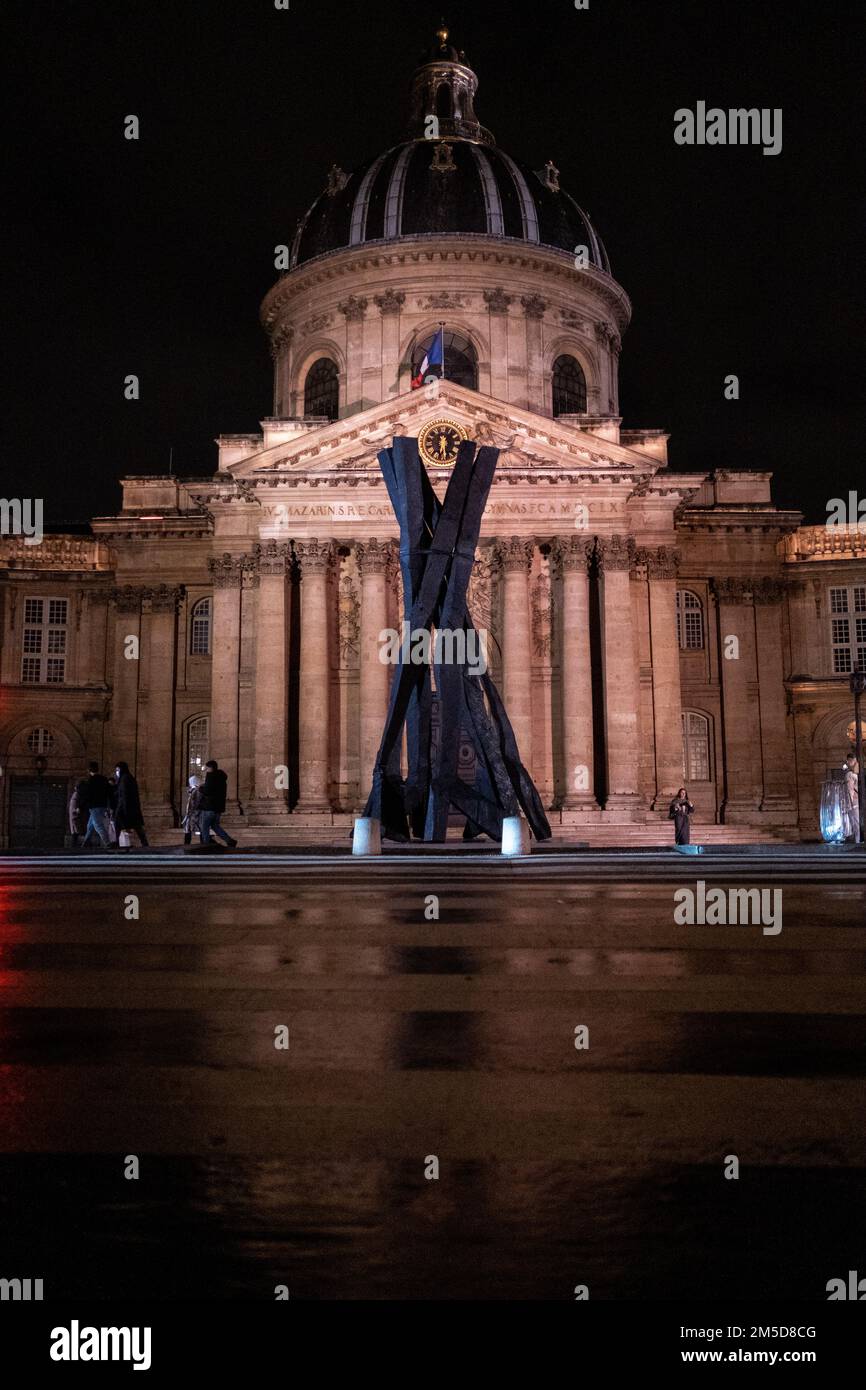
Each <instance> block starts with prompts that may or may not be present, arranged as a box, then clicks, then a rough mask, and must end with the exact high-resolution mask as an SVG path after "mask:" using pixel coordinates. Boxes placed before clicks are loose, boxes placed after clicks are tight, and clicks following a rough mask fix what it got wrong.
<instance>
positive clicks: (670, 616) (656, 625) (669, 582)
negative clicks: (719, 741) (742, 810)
mask: <svg viewBox="0 0 866 1390" xmlns="http://www.w3.org/2000/svg"><path fill="white" fill-rule="evenodd" d="M639 555H640V558H641V559H642V561H643V562H644V563H645V564H646V571H647V579H648V582H649V629H650V660H651V663H652V705H653V733H654V738H655V782H656V788H655V797H654V799H653V806H652V808H653V810H654V811H660V812H662V813H663V814H664V815H665V816H666V815H667V813H668V808H669V806H670V804H671V801H672V800H673V798H674V796H675V795H676V793H677V791H678V790H679V788H680V787H681V786H682V785H683V695H682V686H681V682H680V648H679V642H678V641H677V567H678V563H679V559H678V556H677V555H676V554H675V553H674V552H673V551H672V550H669V549H667V548H666V547H665V546H660V547H659V549H658V550H645V551H640V552H639Z"/></svg>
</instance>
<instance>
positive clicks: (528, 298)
mask: <svg viewBox="0 0 866 1390" xmlns="http://www.w3.org/2000/svg"><path fill="white" fill-rule="evenodd" d="M520 302H521V304H522V305H523V312H524V313H525V315H526V317H527V318H528V319H543V318H544V311H545V309H546V308H547V300H546V299H542V297H541V295H540V294H524V295H521V298H520Z"/></svg>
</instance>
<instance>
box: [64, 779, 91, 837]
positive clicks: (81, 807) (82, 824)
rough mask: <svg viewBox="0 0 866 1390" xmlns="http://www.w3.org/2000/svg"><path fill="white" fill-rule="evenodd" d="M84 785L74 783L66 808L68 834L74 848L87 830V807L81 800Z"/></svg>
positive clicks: (84, 783) (83, 783) (82, 783)
mask: <svg viewBox="0 0 866 1390" xmlns="http://www.w3.org/2000/svg"><path fill="white" fill-rule="evenodd" d="M86 785H87V784H86V782H76V784H75V786H74V787H73V788H72V795H71V796H70V798H69V806H68V807H67V814H68V817H69V834H70V835H71V836H72V843H73V845H76V846H77V845H79V844H80V843H81V837H82V836H83V835H84V833H85V831H86V830H87V805H86V801H85V800H83V799H82V791H83V789H84V788H85V787H86Z"/></svg>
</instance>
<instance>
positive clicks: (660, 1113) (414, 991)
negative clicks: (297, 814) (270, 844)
mask: <svg viewBox="0 0 866 1390" xmlns="http://www.w3.org/2000/svg"><path fill="white" fill-rule="evenodd" d="M701 871H702V873H705V872H706V871H705V869H704V867H703V866H702V870H701ZM672 872H676V873H678V874H679V877H678V878H676V879H675V878H672V879H671V882H670V883H667V884H666V883H661V882H657V881H656V882H652V883H647V882H644V881H640V882H628V881H626V873H627V870H625V869H624V871H623V874H622V877H621V879H620V881H619V882H616V883H602V882H591V881H588V880H581V881H579V882H576V881H573V879H572V880H571V881H569V879H568V877H567V876H565V875H563V876H559V875H558V874H557V873H555V872H551V875H550V881H549V882H546V881H544V880H543V879H542V880H539V878H538V876H536V877H535V878H534V879H533V880H532V881H529V880H527V881H524V880H522V879H521V877H520V875H519V874H518V875H514V874H508V875H506V874H504V873H494V872H489V871H487V870H486V869H485V867H484V866H483V865H478V866H477V867H475V866H472V867H471V868H467V867H466V866H461V870H460V872H459V873H455V872H453V871H452V870H451V869H450V868H449V866H448V865H447V864H446V863H431V864H430V866H429V867H427V866H425V867H424V868H423V870H421V871H419V879H418V882H417V884H412V883H411V882H407V880H406V878H405V877H403V878H402V879H400V880H399V881H395V882H394V883H393V884H391V885H390V886H389V884H388V881H387V878H385V877H383V876H381V875H379V877H377V878H375V879H371V878H370V877H369V876H365V875H364V874H363V873H360V874H359V875H358V878H357V880H355V879H352V878H349V877H347V876H345V875H344V876H342V877H341V878H334V879H329V880H325V879H320V880H318V881H316V880H314V879H312V878H311V876H310V875H309V874H307V875H304V874H302V873H299V874H297V875H295V876H293V875H291V874H285V873H283V874H274V873H263V874H262V876H261V878H260V880H259V881H253V880H247V881H245V882H244V883H243V884H240V883H238V882H237V880H236V879H234V878H233V876H232V870H231V867H230V866H223V865H220V866H214V869H213V876H212V880H205V881H199V882H196V883H195V884H192V883H190V882H188V881H186V880H185V878H184V874H183V872H182V869H181V870H180V871H178V870H172V871H171V872H170V873H169V872H167V871H161V870H156V869H154V868H150V869H145V867H144V866H142V865H138V866H136V865H128V866H124V868H123V870H122V871H121V870H120V869H119V868H115V867H114V866H111V868H110V869H108V868H102V867H100V866H98V865H94V866H92V867H91V868H90V869H89V871H88V874H87V876H86V877H82V878H80V879H79V880H77V881H76V882H74V883H72V882H67V881H65V880H63V879H62V878H57V879H55V880H53V881H52V880H51V879H50V875H49V874H47V873H46V874H45V875H44V876H43V877H42V878H41V879H40V878H39V877H38V876H37V871H36V870H34V871H33V874H32V878H31V879H30V880H29V881H27V880H24V881H22V880H20V879H15V880H12V881H10V882H9V883H7V885H6V886H5V887H3V888H2V889H0V1125H2V1131H0V1150H2V1152H0V1266H2V1268H0V1274H2V1275H4V1276H7V1277H8V1276H11V1275H13V1274H14V1273H15V1272H16V1271H18V1272H19V1273H21V1274H22V1275H30V1276H32V1277H42V1278H44V1279H45V1285H46V1296H47V1297H51V1296H56V1297H60V1296H74V1295H79V1296H95V1297H104V1298H114V1297H122V1296H130V1297H133V1296H134V1297H141V1296H148V1295H150V1296H157V1297H165V1298H196V1297H199V1298H201V1297H204V1298H237V1297H249V1298H271V1297H273V1289H274V1286H275V1285H276V1284H287V1285H288V1286H289V1288H290V1290H291V1296H292V1297H293V1298H313V1299H331V1298H370V1297H373V1298H424V1299H430V1298H433V1299H436V1298H445V1299H448V1298H470V1299H485V1298H512V1299H525V1298H566V1299H568V1298H572V1297H573V1289H574V1286H575V1285H576V1284H579V1283H583V1284H587V1285H589V1287H590V1296H591V1297H593V1298H614V1299H653V1298H663V1299H674V1298H707V1299H718V1298H727V1299H746V1298H751V1297H763V1298H771V1299H787V1298H819V1299H820V1298H825V1297H826V1294H825V1291H824V1290H825V1285H826V1282H827V1280H828V1279H830V1278H832V1277H835V1276H836V1275H838V1274H844V1273H845V1272H846V1271H847V1270H848V1269H854V1268H859V1267H860V1266H862V1260H863V1248H864V1247H863V1236H864V1233H866V1222H864V1219H863V1218H864V1213H863V1206H864V1197H863V1189H864V1184H863V1169H864V1167H866V1124H864V1119H863V1112H864V1107H863V1076H864V1072H866V989H864V979H866V970H864V965H866V884H864V883H863V882H860V883H857V882H853V883H852V882H849V883H847V884H845V885H844V886H841V885H839V884H835V885H834V883H833V882H829V881H824V882H801V881H791V882H784V881H783V891H784V929H783V931H782V933H781V934H780V936H778V937H765V936H763V935H762V933H761V931H760V927H749V926H738V927H707V926H694V927H684V926H678V925H676V924H675V923H674V920H673V909H672V892H673V889H674V888H675V887H677V886H679V885H680V884H681V883H682V882H683V881H684V880H683V870H682V867H681V866H680V867H678V868H677V869H676V870H674V871H672ZM130 893H133V894H135V895H136V896H137V897H138V899H139V904H138V907H139V917H138V919H137V920H136V919H133V920H128V919H127V917H126V916H125V904H126V902H127V895H128V894H130ZM429 894H436V895H438V896H439V909H440V916H439V920H438V921H429V920H427V919H426V918H425V915H424V910H425V900H426V899H427V897H428V895H429ZM282 1025H285V1026H286V1027H287V1028H288V1030H289V1046H288V1049H279V1050H278V1049H277V1048H275V1046H274V1040H275V1029H277V1028H279V1027H280V1026H282ZM581 1027H583V1028H585V1029H587V1030H588V1040H589V1046H588V1048H580V1049H578V1048H576V1047H575V1030H576V1029H578V1028H581ZM130 1154H135V1155H137V1156H138V1158H139V1160H140V1165H141V1174H140V1177H139V1178H138V1180H136V1181H128V1180H126V1179H125V1178H124V1176H123V1171H124V1162H125V1158H126V1156H127V1155H130ZM732 1154H735V1155H737V1156H738V1158H739V1162H740V1177H739V1179H738V1180H737V1181H730V1180H726V1179H725V1178H724V1176H723V1173H724V1167H725V1161H726V1158H727V1156H728V1155H732ZM431 1155H435V1156H436V1157H437V1158H438V1160H439V1165H440V1176H439V1179H438V1181H428V1180H426V1179H425V1176H424V1171H425V1163H426V1162H427V1160H428V1156H431ZM858 1261H859V1265H858Z"/></svg>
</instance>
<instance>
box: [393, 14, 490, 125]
mask: <svg viewBox="0 0 866 1390" xmlns="http://www.w3.org/2000/svg"><path fill="white" fill-rule="evenodd" d="M450 37H451V36H450V33H449V30H448V28H447V26H446V25H445V23H444V21H443V23H442V24H441V26H440V27H439V29H437V31H436V34H435V36H434V38H433V42H432V44H431V45H430V48H429V49H428V51H427V52H426V53H425V54H424V56H423V58H422V61H421V66H420V67H419V68H418V70H417V72H416V73H415V77H414V80H413V83H412V107H411V111H412V114H411V117H410V121H409V128H408V132H407V133H408V136H409V138H410V139H411V140H424V139H427V140H435V139H439V138H440V137H441V138H445V139H449V140H452V139H457V140H472V141H475V142H476V143H477V144H480V145H494V144H495V143H496V142H495V140H494V139H493V136H492V135H491V134H490V131H489V130H485V129H484V127H483V126H482V125H481V124H480V122H479V120H478V117H477V116H476V114H475V105H474V103H475V93H476V92H477V90H478V78H477V76H476V74H475V73H474V72H473V70H472V68H471V67H470V66H469V64H468V63H467V61H466V54H465V53H464V52H463V50H462V49H457V48H455V47H454V45H453V44H452V43H451V42H450Z"/></svg>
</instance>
